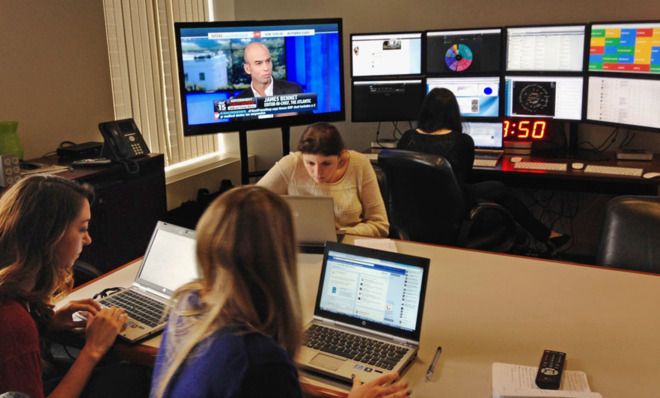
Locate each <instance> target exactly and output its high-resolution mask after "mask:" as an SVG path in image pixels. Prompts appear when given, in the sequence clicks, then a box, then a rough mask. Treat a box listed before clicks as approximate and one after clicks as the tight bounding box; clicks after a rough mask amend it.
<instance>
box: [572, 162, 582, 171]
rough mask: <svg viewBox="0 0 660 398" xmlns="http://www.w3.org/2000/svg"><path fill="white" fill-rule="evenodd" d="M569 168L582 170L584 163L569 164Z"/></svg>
mask: <svg viewBox="0 0 660 398" xmlns="http://www.w3.org/2000/svg"><path fill="white" fill-rule="evenodd" d="M571 168H572V169H573V170H582V169H583V168H584V163H580V162H573V163H571Z"/></svg>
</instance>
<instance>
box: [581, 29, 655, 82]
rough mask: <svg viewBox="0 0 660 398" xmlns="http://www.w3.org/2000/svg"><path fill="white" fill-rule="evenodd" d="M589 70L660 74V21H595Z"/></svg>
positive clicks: (590, 47)
mask: <svg viewBox="0 0 660 398" xmlns="http://www.w3.org/2000/svg"><path fill="white" fill-rule="evenodd" d="M589 72H624V73H651V74H660V22H634V23H632V22H631V23H625V22H612V23H593V24H592V25H591V37H590V40H589Z"/></svg>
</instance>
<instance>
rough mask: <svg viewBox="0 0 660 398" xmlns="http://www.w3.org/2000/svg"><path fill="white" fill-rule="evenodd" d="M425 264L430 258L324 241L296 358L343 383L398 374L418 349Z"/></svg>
mask: <svg viewBox="0 0 660 398" xmlns="http://www.w3.org/2000/svg"><path fill="white" fill-rule="evenodd" d="M428 271H429V259H427V258H422V257H414V256H409V255H404V254H400V253H392V252H387V251H382V250H376V249H371V248H365V247H359V246H350V245H344V244H341V243H332V242H329V243H327V245H326V248H325V253H324V257H323V268H322V270H321V280H320V282H319V287H318V292H317V296H316V306H315V308H314V318H313V320H312V321H311V323H310V324H309V325H307V327H306V328H305V329H306V330H305V333H306V341H305V344H304V345H303V347H302V348H301V350H300V353H299V355H298V358H297V360H298V362H299V364H300V365H301V366H302V367H303V368H304V369H306V370H309V371H312V372H315V373H320V374H322V375H326V376H330V377H332V378H336V379H339V380H342V381H346V382H350V381H351V378H352V375H357V376H359V377H360V379H361V380H362V381H365V382H367V381H370V380H372V379H374V378H376V377H378V376H381V375H382V374H383V373H387V372H391V371H397V372H399V373H401V372H402V371H403V370H404V369H405V368H406V367H407V366H408V365H409V364H410V363H411V362H412V360H413V359H414V358H415V357H416V355H417V350H418V347H419V336H420V330H421V325H422V313H423V311H424V295H425V291H426V280H427V278H428ZM333 341H334V342H333Z"/></svg>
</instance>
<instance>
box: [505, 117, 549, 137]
mask: <svg viewBox="0 0 660 398" xmlns="http://www.w3.org/2000/svg"><path fill="white" fill-rule="evenodd" d="M502 130H503V132H504V140H505V141H543V140H545V139H546V138H547V136H548V134H547V132H548V121H547V120H546V119H504V121H503V123H502Z"/></svg>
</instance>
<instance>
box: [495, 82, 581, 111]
mask: <svg viewBox="0 0 660 398" xmlns="http://www.w3.org/2000/svg"><path fill="white" fill-rule="evenodd" d="M582 90H583V78H582V77H573V76H507V77H506V79H505V103H504V107H505V112H504V114H505V115H506V116H517V117H546V118H552V119H563V120H580V119H582Z"/></svg>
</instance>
